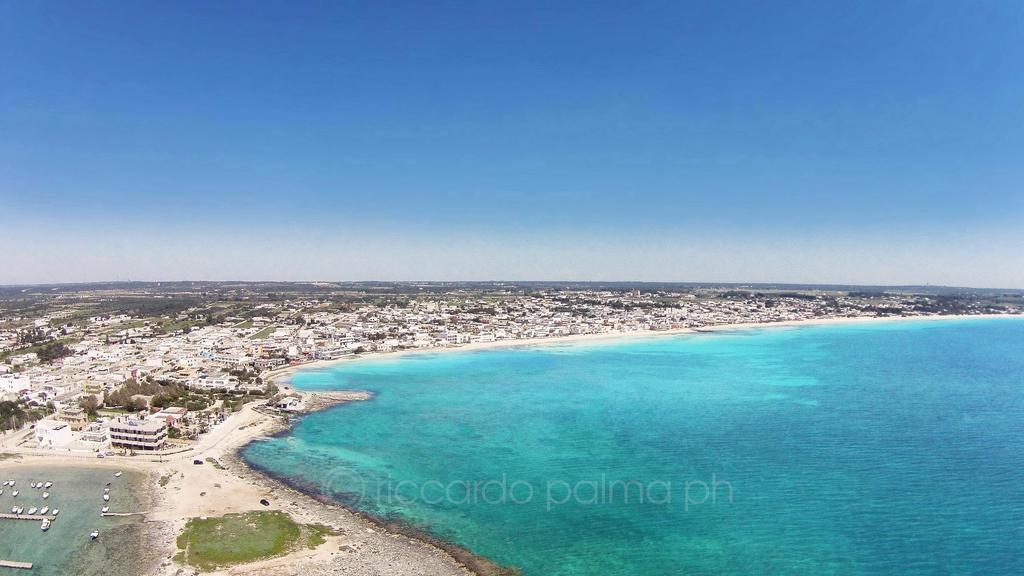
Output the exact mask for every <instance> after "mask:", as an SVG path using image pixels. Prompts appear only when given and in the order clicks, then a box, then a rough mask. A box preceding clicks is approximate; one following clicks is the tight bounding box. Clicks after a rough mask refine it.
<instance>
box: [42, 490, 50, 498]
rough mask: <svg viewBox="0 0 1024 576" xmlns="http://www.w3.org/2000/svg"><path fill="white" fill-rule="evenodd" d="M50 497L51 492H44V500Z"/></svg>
mask: <svg viewBox="0 0 1024 576" xmlns="http://www.w3.org/2000/svg"><path fill="white" fill-rule="evenodd" d="M49 497H50V493H49V492H43V500H46V499H47V498H49Z"/></svg>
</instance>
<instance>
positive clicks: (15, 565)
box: [0, 560, 32, 570]
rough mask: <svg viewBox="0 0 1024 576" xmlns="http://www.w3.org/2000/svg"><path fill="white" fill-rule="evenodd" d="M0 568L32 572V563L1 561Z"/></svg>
mask: <svg viewBox="0 0 1024 576" xmlns="http://www.w3.org/2000/svg"><path fill="white" fill-rule="evenodd" d="M0 568H21V569H23V570H31V569H32V563H31V562H15V561H14V560H0Z"/></svg>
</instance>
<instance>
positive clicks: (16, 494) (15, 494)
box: [11, 490, 18, 498]
mask: <svg viewBox="0 0 1024 576" xmlns="http://www.w3.org/2000/svg"><path fill="white" fill-rule="evenodd" d="M11 496H14V497H15V498H17V497H18V491H17V490H15V491H14V492H11Z"/></svg>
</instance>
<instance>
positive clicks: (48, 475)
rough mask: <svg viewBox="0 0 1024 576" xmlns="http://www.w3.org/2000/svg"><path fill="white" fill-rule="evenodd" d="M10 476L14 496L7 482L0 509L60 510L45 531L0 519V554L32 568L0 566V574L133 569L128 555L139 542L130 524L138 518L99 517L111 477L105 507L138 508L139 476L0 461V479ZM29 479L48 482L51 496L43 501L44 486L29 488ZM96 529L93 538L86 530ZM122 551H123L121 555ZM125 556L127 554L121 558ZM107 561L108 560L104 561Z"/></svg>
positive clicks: (114, 573)
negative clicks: (98, 534) (13, 482)
mask: <svg viewBox="0 0 1024 576" xmlns="http://www.w3.org/2000/svg"><path fill="white" fill-rule="evenodd" d="M5 480H15V481H16V482H17V483H16V485H15V488H16V489H17V490H18V496H17V497H13V496H12V495H11V492H12V490H11V488H10V487H6V486H5V487H3V491H4V493H3V494H2V495H0V512H5V513H9V512H10V511H11V507H12V506H15V505H19V506H22V507H24V508H25V511H26V512H27V511H28V509H29V508H31V507H32V506H35V507H37V508H41V507H42V506H44V505H45V506H48V507H50V508H54V507H56V508H59V509H60V514H59V515H58V516H57V519H56V520H55V521H54V522H53V524H52V525H51V526H50V529H49V530H48V531H46V532H42V531H40V529H39V522H33V521H28V520H3V519H0V559H3V560H16V561H20V562H32V563H33V564H34V566H33V569H32V570H31V572H29V571H26V570H15V569H8V568H0V574H4V575H6V574H12V575H15V574H21V575H26V574H32V575H34V576H62V575H66V574H77V575H80V576H89V575H100V574H102V575H105V576H118V575H122V574H137V573H138V571H137V570H136V569H135V568H136V566H135V564H134V562H133V561H132V558H131V556H133V554H132V550H133V547H134V546H137V545H138V542H137V541H136V538H134V534H135V533H137V532H138V530H137V529H135V528H133V523H134V522H137V521H138V520H137V519H133V518H125V517H106V518H104V517H101V516H100V508H102V506H103V498H102V497H103V488H104V487H105V484H106V483H107V482H110V484H111V485H110V510H111V511H112V512H130V511H139V508H138V503H137V502H138V501H137V499H136V497H135V496H134V494H133V490H132V487H133V486H137V485H139V483H140V482H141V478H136V477H135V476H134V475H133V474H132V473H130V472H125V473H124V475H123V476H121V477H120V478H115V477H114V471H113V470H110V469H109V468H89V467H86V468H74V469H72V468H58V467H47V466H38V467H31V468H29V467H20V466H19V467H8V466H5V465H4V463H3V462H0V482H2V481H5ZM32 482H53V486H51V487H50V489H49V492H50V497H49V498H48V499H46V500H43V498H42V493H43V490H36V489H33V488H31V483H32ZM93 530H99V531H100V538H99V539H98V540H95V541H92V540H90V539H89V533H90V532H92V531H93ZM125 553H127V554H125ZM123 555H127V556H128V558H127V559H126V558H123V557H122V556H123ZM108 560H109V561H108Z"/></svg>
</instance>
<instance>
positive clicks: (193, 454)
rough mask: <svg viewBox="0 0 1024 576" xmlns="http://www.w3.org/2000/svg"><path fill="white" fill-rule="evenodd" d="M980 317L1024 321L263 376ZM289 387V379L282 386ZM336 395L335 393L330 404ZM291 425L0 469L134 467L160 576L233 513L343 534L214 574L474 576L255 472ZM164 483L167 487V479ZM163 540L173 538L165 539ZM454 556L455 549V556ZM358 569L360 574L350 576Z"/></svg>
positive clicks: (7, 440) (319, 401)
mask: <svg viewBox="0 0 1024 576" xmlns="http://www.w3.org/2000/svg"><path fill="white" fill-rule="evenodd" d="M974 318H1024V315H1005V314H1003V315H1000V314H995V315H945V316H906V317H904V316H898V317H855V318H821V319H811V320H796V321H786V322H771V323H756V322H755V323H738V324H721V325H714V326H707V327H700V328H695V329H694V328H685V329H679V330H664V331H653V330H652V331H643V332H622V333H602V334H581V335H572V336H557V337H548V338H535V339H519V340H502V341H497V342H488V343H479V344H468V345H464V346H458V347H450V348H429V349H422V350H409V351H398V352H386V353H384V352H381V353H370V354H360V355H358V356H355V357H349V358H343V359H338V360H329V361H317V362H310V363H305V364H299V365H293V366H288V367H286V368H283V369H278V370H276V371H272V372H268V373H265V374H264V378H269V379H272V380H274V381H281V380H282V379H287V378H289V377H290V376H292V375H294V374H295V373H297V372H300V371H306V370H320V369H326V368H329V367H331V366H335V365H339V364H343V363H347V362H353V361H365V360H368V359H382V358H389V359H392V358H400V357H403V356H407V355H412V354H446V353H455V352H471V351H478V350H487V349H499V348H513V347H533V346H550V345H564V344H573V343H592V342H600V341H616V340H623V339H630V338H652V337H658V336H673V335H687V334H691V335H698V334H701V333H705V332H722V331H730V330H748V329H762V328H779V327H802V326H813V325H822V324H853V323H870V322H893V321H929V320H958V319H974ZM282 384H283V385H284V387H287V385H286V383H285V382H282ZM299 393H300V394H302V395H303V396H305V397H306V398H307V405H308V406H309V409H310V410H311V411H316V410H320V409H323V408H325V407H327V406H329V405H333V404H336V403H338V402H346V401H359V400H365V399H367V398H369V396H368V395H367V394H366V393H365V392H359V391H349V392H337V393H312V392H301V391H299ZM331 394H336V397H332V396H331ZM288 425H289V424H288V421H287V420H286V419H284V418H282V417H279V416H272V415H269V414H266V413H263V412H261V411H258V410H256V409H255V403H251V404H248V405H246V406H245V407H243V408H242V410H241V411H239V412H238V413H236V414H233V415H231V416H230V417H229V418H228V420H227V421H225V422H224V423H222V424H220V425H219V426H218V427H217V428H216V429H214V430H213V431H212V432H211V433H210V434H208V435H207V436H206V437H204V438H203V439H202V440H200V441H199V442H198V443H197V444H196V445H195V446H194V447H193V448H192V449H191V450H188V451H185V452H180V453H177V454H172V455H167V456H161V457H156V456H152V455H148V456H131V457H128V456H113V457H107V458H104V459H98V458H95V456H93V455H91V454H66V453H60V452H53V451H49V450H32V449H19V448H17V447H14V448H12V440H14V439H15V437H16V436H17V435H20V434H23V433H25V432H24V431H22V432H19V433H16V434H8V435H4V436H3V437H2V438H0V452H6V453H9V454H11V455H12V457H11V458H8V459H4V460H0V470H2V469H5V468H11V467H31V466H68V467H76V468H78V467H90V468H95V467H103V468H107V469H112V470H116V469H124V470H133V471H136V472H140V473H143V474H146V475H148V477H149V484H150V485H151V486H152V487H153V492H154V494H155V498H156V503H155V505H154V506H153V508H152V509H151V510H149V511H147V512H148V513H147V515H146V521H147V522H153V523H155V524H154V525H160V526H161V527H162V528H161V530H160V531H159V532H160V534H162V535H164V536H167V538H163V537H161V539H160V540H161V541H159V542H153V543H152V544H153V545H154V546H159V547H161V548H163V549H164V551H163V553H164V555H165V557H166V558H167V560H165V561H164V564H163V566H162V571H161V572H160V573H161V574H165V575H170V574H190V573H192V572H190V571H189V570H190V569H187V568H182V567H181V566H180V565H177V564H175V563H172V562H170V560H169V558H170V556H171V555H172V554H173V553H174V552H175V550H176V549H175V544H174V536H175V535H176V534H177V533H179V532H180V530H181V529H182V528H183V527H184V524H185V522H186V521H187V519H188V518H193V517H201V516H220V515H223V514H229V513H239V512H249V511H253V510H267V509H269V510H282V511H285V512H287V513H288V514H290V515H292V516H293V517H294V518H295V519H296V520H297V521H299V522H307V523H309V522H318V523H324V524H328V525H332V526H334V527H336V528H338V529H339V530H340V531H341V535H339V536H335V537H331V538H330V539H329V540H328V542H327V543H326V544H324V545H321V546H320V547H318V548H317V549H315V550H301V551H297V552H294V553H292V554H289V555H287V556H283V557H279V558H274V559H270V560H265V561H261V562H257V563H255V564H251V565H241V566H237V567H234V568H231V569H227V570H223V571H220V572H217V574H225V575H226V574H233V575H241V574H246V575H267V576H269V575H271V574H273V575H278V574H294V575H296V576H298V575H299V574H302V575H307V574H333V573H338V572H343V573H350V572H351V573H382V574H424V575H426V574H429V575H435V576H455V575H460V576H467V575H471V574H474V572H472V571H470V570H469V569H468V568H466V565H465V564H464V563H462V562H460V561H459V560H456V559H455V557H453V555H452V552H449V551H445V550H444V549H442V548H441V547H439V545H437V544H434V543H430V542H428V541H427V540H428V539H419V538H417V537H409V536H405V535H401V534H400V533H398V532H393V531H391V530H389V529H387V528H383V527H381V525H380V524H379V523H377V522H375V521H373V520H371V519H368V518H365V517H363V516H361V515H359V514H355V513H353V512H351V511H349V510H347V509H345V508H344V507H342V506H339V505H331V504H326V503H324V502H321V501H319V500H317V499H315V498H313V497H311V496H308V495H306V494H303V493H301V492H299V491H296V490H294V489H292V488H290V487H289V486H287V485H285V484H284V483H283V482H280V481H278V480H276V479H274V478H271V477H270V476H268V475H266V474H264V473H263V472H262V471H259V470H256V469H254V468H252V467H250V466H248V465H247V464H246V463H245V462H244V460H243V459H242V458H241V457H240V456H239V455H238V451H239V450H241V449H242V448H243V447H244V446H246V445H247V444H249V443H250V442H252V441H254V440H258V439H260V438H265V437H268V436H270V435H271V434H274V433H276V432H279V431H281V430H284V429H286V428H287V427H288ZM207 458H213V459H214V460H216V461H218V462H220V463H221V464H223V466H222V467H221V466H215V465H213V464H212V463H209V462H207V463H205V464H203V465H194V464H192V461H193V460H194V459H201V460H203V461H204V462H206V459H207ZM165 479H166V480H165ZM261 498H266V499H268V500H270V502H271V506H269V507H263V506H261V505H260V504H259V500H260V499H261ZM164 539H166V540H167V541H163V540H164ZM456 553H457V552H456ZM353 571H354V572H353Z"/></svg>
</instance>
